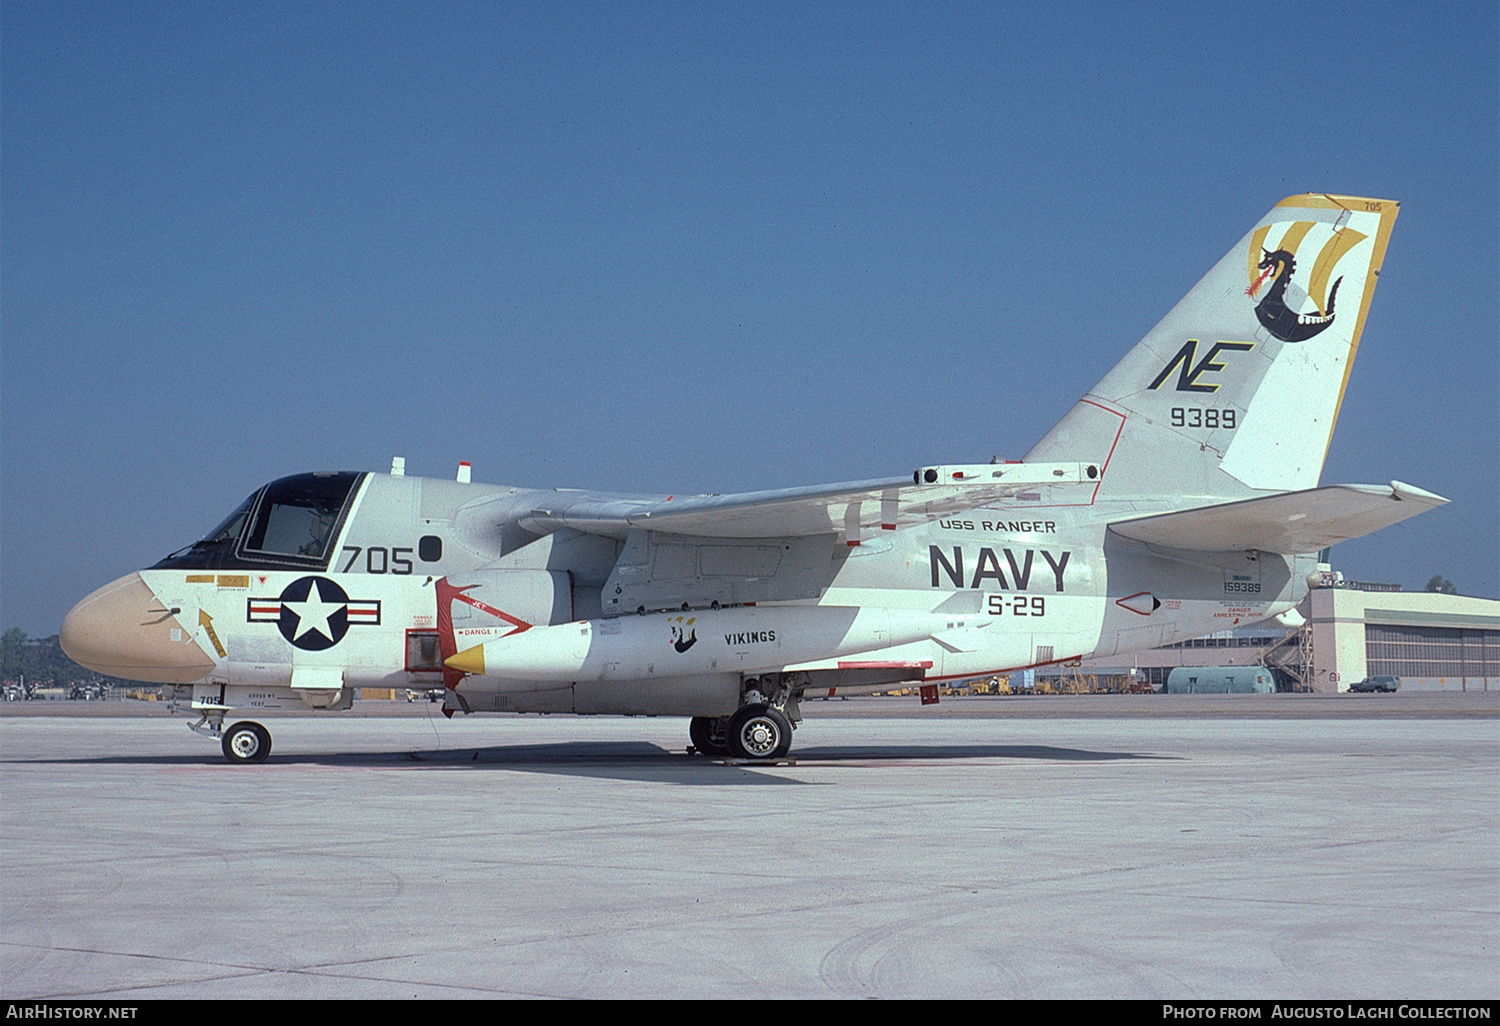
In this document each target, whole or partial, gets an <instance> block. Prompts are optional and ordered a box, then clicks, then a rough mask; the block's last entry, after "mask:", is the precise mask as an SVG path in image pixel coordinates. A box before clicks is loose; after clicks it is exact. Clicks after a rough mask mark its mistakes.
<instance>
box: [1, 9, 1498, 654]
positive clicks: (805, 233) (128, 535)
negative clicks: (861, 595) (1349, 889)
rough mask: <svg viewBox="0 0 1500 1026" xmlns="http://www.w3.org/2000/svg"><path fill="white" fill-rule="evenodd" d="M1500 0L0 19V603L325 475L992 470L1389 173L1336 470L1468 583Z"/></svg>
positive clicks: (1488, 555)
mask: <svg viewBox="0 0 1500 1026" xmlns="http://www.w3.org/2000/svg"><path fill="white" fill-rule="evenodd" d="M1497 39H1500V24H1497V9H1496V6H1495V5H1494V4H1493V3H1492V2H1487V3H1457V4H1442V3H1439V4H1433V5H1424V6H1419V5H1401V6H1398V5H1389V6H1378V5H1377V6H1367V7H1360V6H1351V5H1344V4H1319V3H1311V4H1304V5H1299V6H1296V7H1286V6H1281V7H1274V8H1266V7H1264V6H1262V7H1259V8H1256V7H1252V6H1249V5H1243V4H1214V3H1207V4H1205V3H1192V4H1161V5H1088V4H1080V5H1060V4H1059V5H1006V4H957V3H955V4H939V3H923V4H878V3H869V4H758V5H746V4H723V5H721V4H710V3H693V4H681V5H678V4H623V3H615V4H568V3H554V2H548V3H545V4H472V5H471V4H461V3H441V4H437V3H431V4H429V3H405V4H394V3H358V4H329V3H325V4H316V3H285V4H282V3H238V4H234V5H229V4H210V3H196V4H170V3H154V4H129V3H104V4H88V3H78V2H74V3H41V2H36V3H19V2H15V0H7V2H5V3H4V4H3V5H0V627H9V626H20V627H22V628H23V629H24V630H26V631H27V632H28V633H30V634H32V635H46V634H52V633H55V632H56V631H57V630H58V627H59V625H60V623H61V619H62V617H63V615H64V614H65V613H66V612H67V610H68V608H69V607H70V606H71V605H72V603H73V602H75V601H76V600H77V599H78V598H81V597H82V596H83V595H84V594H86V593H87V592H89V591H91V590H92V589H94V588H95V587H98V586H99V585H101V584H104V583H105V582H107V581H109V580H112V579H113V578H115V577H118V576H120V575H121V574H123V573H127V572H129V571H130V570H133V569H136V568H139V567H141V566H145V565H147V564H149V563H151V562H154V561H155V560H156V559H158V558H160V557H161V556H163V555H165V554H166V553H167V552H169V551H171V550H173V549H176V548H178V547H180V546H182V545H184V544H186V543H188V542H190V541H192V540H193V539H194V538H196V537H198V536H199V535H201V534H202V533H203V531H205V530H206V529H207V528H209V527H211V526H212V525H213V524H214V523H215V522H216V521H217V520H219V519H220V518H221V517H222V516H223V515H224V514H225V513H226V512H228V510H229V509H230V508H231V507H232V506H233V505H234V504H235V503H237V502H238V501H239V500H240V499H242V498H243V497H244V496H245V495H247V494H248V493H250V492H251V491H252V490H253V489H255V488H256V487H257V486H258V485H260V484H261V483H263V482H264V481H266V480H269V479H271V478H274V477H278V476H281V475H284V474H288V473H294V472H299V471H303V470H314V469H355V470H366V469H368V470H385V469H387V468H388V467H389V465H390V459H391V456H392V455H396V454H400V455H404V456H405V457H406V459H407V467H408V472H409V473H413V474H422V475H427V476H434V477H446V476H451V475H452V474H453V472H454V469H455V467H456V465H457V462H458V461H459V460H460V459H468V460H472V461H473V463H474V476H475V479H476V480H479V481H487V482H494V483H507V484H518V485H525V486H553V485H557V486H570V487H594V488H607V489H616V490H628V491H662V492H680V493H694V492H728V491H740V490H746V489H753V488H768V487H778V486H785V485H797V484H813V483H818V482H826V481H838V480H850V479H859V478H868V477H883V476H888V475H895V474H904V473H906V472H907V471H909V470H910V468H912V467H914V466H917V465H919V464H927V463H934V462H966V461H975V462H981V461H984V460H987V459H988V458H989V457H990V456H992V455H995V454H1000V455H1006V456H1018V455H1020V454H1021V453H1024V452H1025V451H1026V450H1027V449H1028V448H1029V447H1030V446H1031V445H1032V444H1033V443H1034V442H1035V441H1036V440H1037V439H1039V438H1040V437H1041V435H1042V434H1043V433H1045V431H1046V430H1047V428H1048V427H1050V426H1051V424H1053V423H1054V422H1055V421H1056V420H1057V419H1058V418H1059V417H1060V416H1061V415H1062V414H1063V413H1064V412H1065V411H1066V410H1067V409H1068V407H1069V406H1070V405H1071V404H1072V403H1073V401H1074V400H1075V399H1076V398H1077V396H1078V395H1079V394H1080V393H1082V392H1083V391H1084V390H1085V389H1087V388H1088V387H1089V386H1090V385H1092V384H1093V383H1094V382H1095V381H1097V380H1098V379H1099V378H1100V377H1102V376H1103V374H1104V372H1105V371H1107V370H1108V369H1109V367H1110V366H1111V365H1113V364H1114V363H1115V362H1116V361H1117V360H1118V359H1119V358H1120V357H1121V356H1123V355H1124V353H1125V352H1126V351H1127V350H1128V349H1129V347H1130V346H1131V345H1133V344H1134V342H1135V341H1136V340H1137V339H1139V338H1140V337H1141V336H1142V335H1143V334H1145V332H1146V331H1147V330H1148V329H1149V328H1150V327H1151V326H1152V325H1153V324H1154V323H1155V322H1156V321H1157V320H1158V319H1159V318H1160V317H1161V316H1162V315H1163V314H1165V313H1166V311H1167V310H1169V309H1170V308H1171V307H1172V305H1173V304H1174V303H1175V302H1176V301H1177V300H1178V299H1179V298H1180V297H1181V296H1182V295H1183V294H1184V293H1185V292H1186V291H1187V290H1188V289H1189V288H1191V286H1192V285H1193V284H1194V283H1195V282H1196V281H1197V280H1198V278H1199V277H1201V276H1202V274H1203V273H1204V272H1205V271H1207V270H1208V268H1209V267H1210V266H1212V264H1213V263H1214V262H1215V261H1216V260H1217V259H1218V258H1219V257H1221V256H1222V255H1223V254H1224V253H1225V252H1227V251H1228V249H1229V248H1230V247H1231V246H1232V245H1234V244H1235V243H1236V242H1237V241H1238V240H1239V238H1240V237H1241V236H1242V235H1243V234H1244V232H1245V231H1247V230H1248V229H1249V228H1250V227H1251V226H1252V225H1253V224H1254V222H1255V221H1256V219H1257V218H1259V217H1260V216H1261V215H1262V214H1263V213H1265V211H1266V210H1268V209H1269V208H1270V207H1271V206H1272V205H1273V204H1275V203H1276V202H1277V201H1278V200H1280V199H1281V198H1282V197H1284V196H1286V195H1289V194H1292V193H1296V192H1306V191H1326V192H1341V193H1352V194H1356V195H1365V196H1374V197H1380V198H1386V199H1397V200H1400V201H1401V202H1402V212H1401V216H1400V218H1399V219H1398V221H1397V223H1396V228H1395V233H1394V236H1393V239H1392V242H1391V246H1390V250H1389V253H1388V255H1387V258H1386V262H1385V267H1384V271H1383V273H1382V276H1381V282H1380V287H1379V289H1378V291H1377V293H1376V295H1375V299H1374V304H1373V307H1372V309H1371V313H1370V317H1369V320H1368V322H1367V324H1366V329H1365V334H1364V338H1363V341H1362V343H1361V347H1360V352H1359V359H1358V361H1357V363H1356V364H1355V367H1354V372H1353V376H1352V378H1351V380H1350V384H1349V391H1348V394H1347V397H1346V401H1345V403H1344V407H1343V411H1342V414H1341V417H1340V420H1339V425H1338V430H1337V432H1336V434H1335V436H1334V440H1333V445H1332V448H1331V449H1330V451H1329V456H1328V462H1327V465H1326V466H1325V468H1324V473H1323V480H1324V481H1325V482H1328V483H1334V482H1345V481H1349V482H1384V481H1388V480H1391V479H1399V480H1403V481H1408V482H1410V483H1412V484H1416V485H1418V486H1420V487H1424V488H1428V489H1430V490H1433V491H1437V492H1439V493H1441V494H1443V495H1446V496H1448V497H1449V498H1451V499H1452V500H1453V502H1452V504H1451V505H1450V506H1448V507H1445V508H1444V509H1442V510H1438V511H1435V512H1433V513H1429V514H1427V515H1425V516H1422V517H1419V518H1416V519H1415V520H1411V521H1408V522H1406V523H1404V524H1401V525H1398V526H1397V527H1395V528H1392V529H1389V530H1387V531H1384V532H1382V533H1381V534H1379V535H1377V536H1375V537H1373V538H1370V539H1365V540H1360V541H1355V542H1349V543H1346V544H1344V545H1342V546H1339V547H1338V548H1337V549H1336V550H1335V562H1336V565H1337V566H1338V567H1339V568H1340V569H1342V570H1343V571H1344V572H1345V573H1346V574H1347V575H1348V576H1351V577H1355V578H1359V579H1366V580H1381V581H1396V582H1399V583H1402V584H1404V585H1405V586H1406V587H1408V588H1420V587H1421V586H1422V585H1423V584H1424V583H1425V582H1426V580H1427V578H1428V577H1429V576H1431V575H1432V574H1435V573H1441V574H1442V575H1443V576H1445V577H1448V578H1450V579H1451V580H1452V581H1453V582H1454V583H1455V584H1456V585H1457V586H1458V587H1459V589H1460V590H1461V591H1464V592H1466V593H1469V594H1480V595H1487V596H1492V597H1494V596H1497V595H1500V552H1497V547H1500V540H1497V539H1500V486H1497V476H1500V475H1497V468H1500V256H1497V250H1500V242H1497V240H1500V223H1497V214H1500V141H1497V126H1500V104H1497V81H1500V74H1497V50H1500V46H1497Z"/></svg>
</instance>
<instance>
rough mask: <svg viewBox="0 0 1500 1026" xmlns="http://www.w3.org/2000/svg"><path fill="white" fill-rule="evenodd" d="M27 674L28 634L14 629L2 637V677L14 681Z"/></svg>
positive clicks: (0, 637)
mask: <svg viewBox="0 0 1500 1026" xmlns="http://www.w3.org/2000/svg"><path fill="white" fill-rule="evenodd" d="M25 672H26V632H25V631H23V630H21V628H19V627H12V628H11V629H10V630H8V631H6V632H5V633H4V634H3V635H0V677H5V678H6V679H8V680H10V679H14V678H16V677H18V676H19V675H21V674H23V673H25Z"/></svg>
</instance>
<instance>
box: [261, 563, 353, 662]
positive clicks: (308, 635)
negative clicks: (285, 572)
mask: <svg viewBox="0 0 1500 1026" xmlns="http://www.w3.org/2000/svg"><path fill="white" fill-rule="evenodd" d="M245 618H246V620H247V621H248V622H250V623H275V624H276V626H277V628H278V629H279V630H280V631H281V636H282V637H283V638H286V640H287V641H290V642H291V643H292V644H293V645H295V646H296V647H298V648H300V649H304V650H306V651H309V652H317V651H320V650H321V649H325V648H332V647H333V646H334V645H337V644H338V643H339V642H340V641H342V640H343V638H344V635H345V634H347V633H349V628H350V627H351V626H353V625H355V624H373V625H376V626H379V624H380V600H379V599H351V598H350V597H349V595H348V593H347V592H345V591H344V589H343V588H341V587H339V585H338V582H337V581H331V580H329V579H328V578H326V577H299V578H297V580H295V581H293V582H292V583H291V584H288V585H287V586H286V587H285V588H283V589H281V594H280V595H279V596H277V597H276V598H252V599H250V600H249V603H248V606H247V609H246V615H245Z"/></svg>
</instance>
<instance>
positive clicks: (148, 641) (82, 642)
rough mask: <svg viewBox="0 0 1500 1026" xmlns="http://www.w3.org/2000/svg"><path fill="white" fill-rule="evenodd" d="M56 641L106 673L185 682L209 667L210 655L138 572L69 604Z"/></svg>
mask: <svg viewBox="0 0 1500 1026" xmlns="http://www.w3.org/2000/svg"><path fill="white" fill-rule="evenodd" d="M174 630H176V631H177V632H178V635H177V637H178V640H176V641H174V640H173V639H172V632H173V631H174ZM58 640H59V641H60V642H61V643H62V649H63V651H64V652H66V653H68V658H69V659H72V660H73V661H74V662H76V663H81V664H82V665H84V666H87V667H88V668H89V669H91V670H96V671H98V672H99V673H107V674H109V675H110V676H111V677H124V678H126V679H128V680H144V681H151V682H153V683H157V684H189V683H191V682H193V681H195V680H200V679H202V678H203V676H204V675H205V674H207V673H208V671H209V670H211V669H213V668H214V660H213V658H212V657H210V656H209V655H208V653H206V652H205V651H204V650H203V649H202V648H201V647H199V645H198V643H197V642H196V641H194V640H193V637H192V632H191V631H188V630H183V629H182V624H181V623H180V622H179V621H178V619H177V617H176V616H174V615H173V614H172V611H171V610H169V609H167V608H166V607H165V606H163V605H162V602H161V600H160V599H158V598H157V597H156V596H155V595H154V594H152V592H151V589H150V587H148V586H147V584H146V582H145V581H144V580H143V579H142V578H141V575H140V574H138V573H137V574H129V575H127V576H125V577H121V578H120V579H119V580H118V581H114V582H112V583H110V584H106V585H105V586H104V587H102V588H100V589H99V590H98V591H96V592H94V593H93V594H92V595H90V596H88V597H87V598H85V599H84V600H83V601H82V602H80V603H78V605H76V606H74V607H73V610H72V612H70V613H69V614H68V615H67V617H66V618H65V619H64V620H63V624H62V633H61V635H60V636H59V638H58Z"/></svg>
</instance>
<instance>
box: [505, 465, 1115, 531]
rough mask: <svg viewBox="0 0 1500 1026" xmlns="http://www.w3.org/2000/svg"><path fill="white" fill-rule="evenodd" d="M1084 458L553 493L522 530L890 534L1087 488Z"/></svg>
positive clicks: (1091, 472)
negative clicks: (801, 483)
mask: <svg viewBox="0 0 1500 1026" xmlns="http://www.w3.org/2000/svg"><path fill="white" fill-rule="evenodd" d="M1098 478H1099V468H1098V467H1097V466H1095V465H1094V464H1090V463H1001V464H977V465H966V466H944V467H925V468H922V469H919V470H917V471H916V472H915V473H914V474H913V475H912V477H911V478H909V479H908V478H886V479H883V480H873V481H850V482H844V483H842V484H829V485H811V486H807V487H802V488H780V489H774V490H770V491H763V492H742V493H739V494H734V495H694V496H688V497H685V498H681V499H678V498H667V499H622V498H618V497H597V496H589V495H588V494H587V493H566V492H559V493H557V495H556V503H555V504H554V505H552V506H550V507H549V508H545V509H533V510H532V511H531V513H530V515H528V516H525V517H522V518H521V521H520V524H521V526H522V527H524V528H526V529H527V530H529V531H533V532H535V533H537V534H548V533H551V532H552V531H556V530H558V529H560V528H563V527H571V528H573V529H574V530H577V531H583V532H584V533H586V534H602V535H608V536H611V537H617V538H623V537H625V536H626V535H627V534H629V533H630V531H632V530H640V529H647V530H651V531H655V532H657V533H660V534H678V535H686V536H692V537H713V538H794V537H804V536H808V535H818V534H830V533H834V532H843V533H844V534H845V535H846V536H848V538H849V540H850V541H851V542H852V541H857V540H858V536H859V535H860V534H861V533H862V532H864V531H871V530H877V529H884V530H896V529H897V528H899V527H904V526H907V525H909V524H917V523H923V522H925V521H928V520H935V519H937V518H939V517H945V516H949V515H951V514H954V513H960V512H963V511H965V510H969V509H973V508H975V507H976V506H982V505H984V504H985V503H989V502H998V501H1001V500H1004V499H1010V498H1014V497H1015V496H1017V495H1019V494H1021V493H1022V492H1040V491H1042V490H1049V491H1050V490H1052V489H1057V488H1068V487H1070V486H1072V487H1077V486H1092V485H1094V484H1095V483H1096V482H1097V480H1098Z"/></svg>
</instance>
